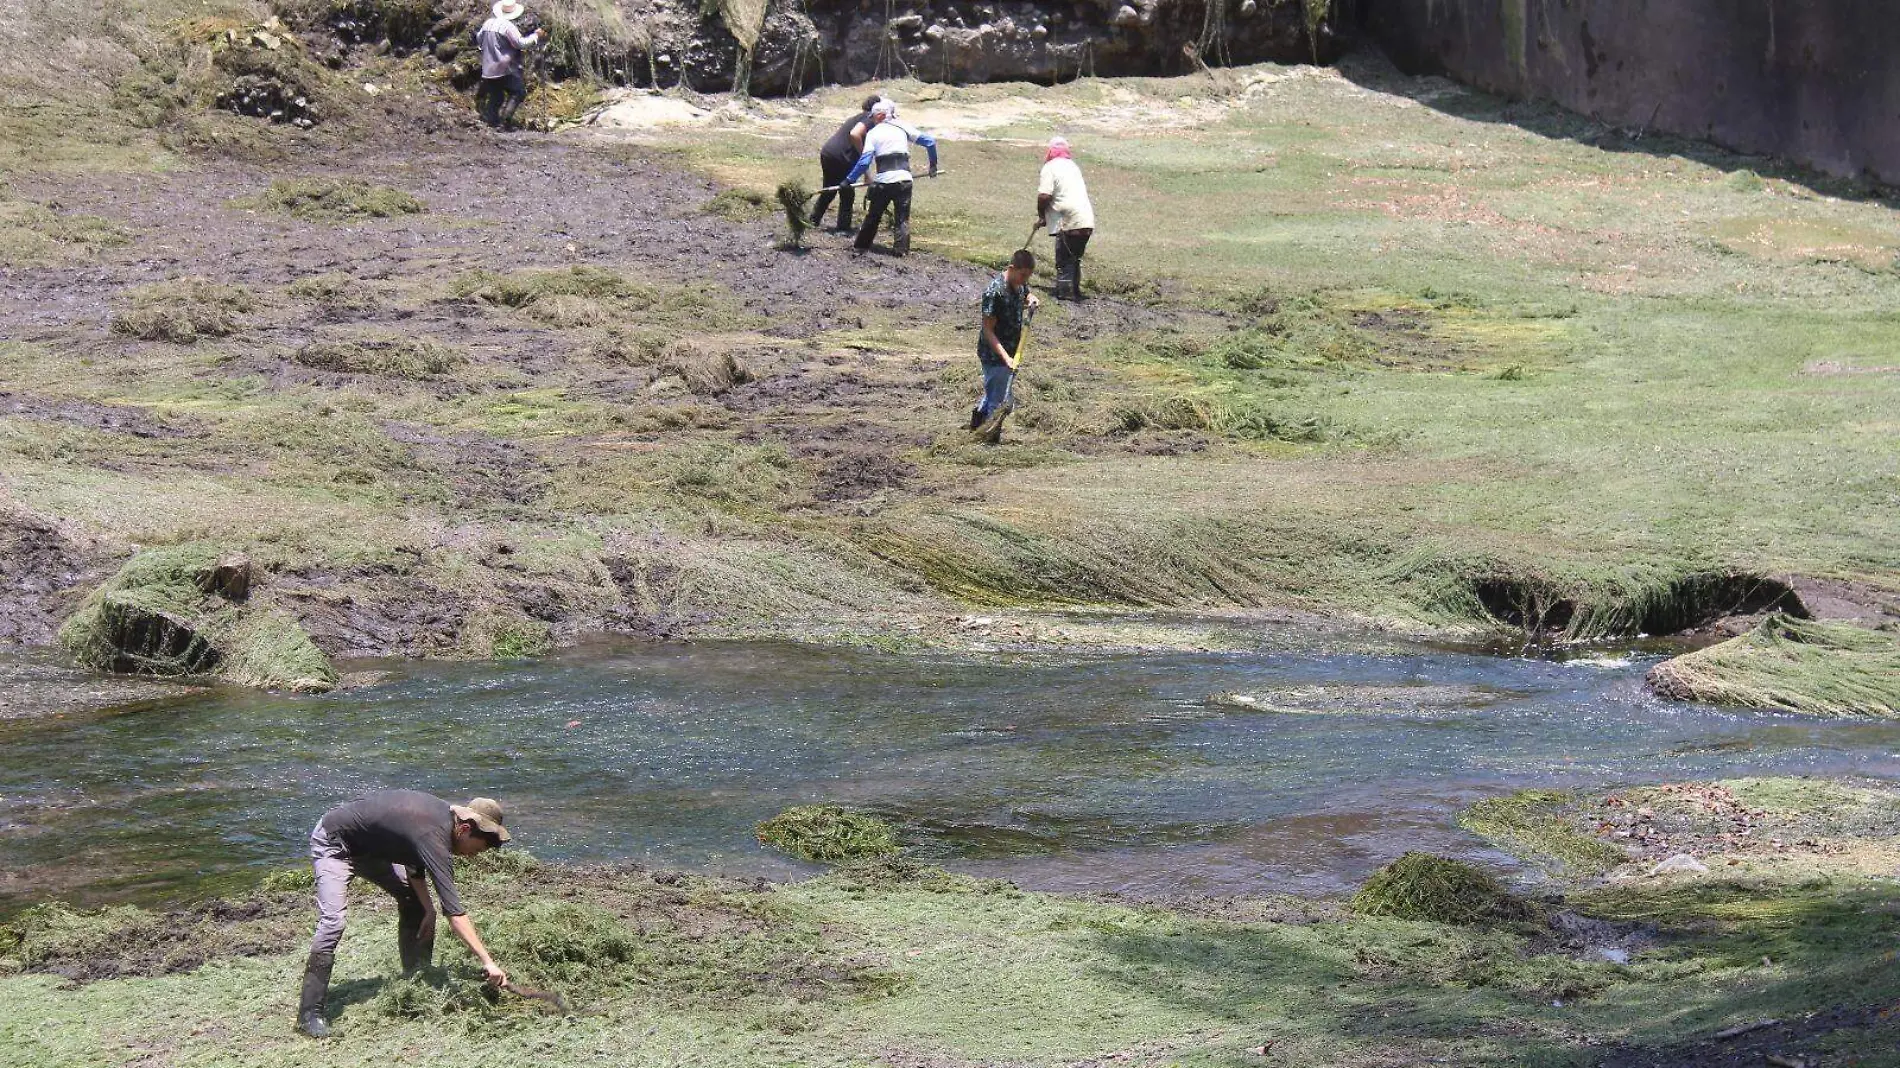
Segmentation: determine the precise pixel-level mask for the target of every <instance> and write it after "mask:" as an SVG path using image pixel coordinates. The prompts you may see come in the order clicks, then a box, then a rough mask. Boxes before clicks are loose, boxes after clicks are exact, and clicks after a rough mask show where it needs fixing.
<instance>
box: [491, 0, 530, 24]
mask: <svg viewBox="0 0 1900 1068" xmlns="http://www.w3.org/2000/svg"><path fill="white" fill-rule="evenodd" d="M527 11H528V9H527V8H525V7H523V6H521V5H520V4H517V3H515V0H501V2H500V3H498V4H496V5H495V17H496V18H498V19H507V20H508V21H509V22H513V21H514V20H516V19H518V18H520V17H521V16H522V15H524V14H526V13H527Z"/></svg>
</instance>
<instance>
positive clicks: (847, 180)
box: [840, 148, 936, 185]
mask: <svg viewBox="0 0 1900 1068" xmlns="http://www.w3.org/2000/svg"><path fill="white" fill-rule="evenodd" d="M931 158H932V159H935V158H936V157H934V156H933V157H931ZM870 168H871V150H870V149H868V148H867V149H865V150H864V155H862V156H859V157H858V162H857V163H856V164H855V165H853V166H852V168H851V173H850V174H847V175H845V176H844V181H843V182H842V183H840V184H842V185H850V184H851V183H852V182H855V181H857V180H858V179H859V178H861V177H863V175H864V172H865V171H867V170H869V169H870Z"/></svg>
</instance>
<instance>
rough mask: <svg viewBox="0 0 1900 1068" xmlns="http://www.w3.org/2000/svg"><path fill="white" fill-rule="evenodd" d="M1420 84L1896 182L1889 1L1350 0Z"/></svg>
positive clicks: (1894, 57)
mask: <svg viewBox="0 0 1900 1068" xmlns="http://www.w3.org/2000/svg"><path fill="white" fill-rule="evenodd" d="M1344 6H1347V7H1349V8H1356V9H1357V11H1356V14H1357V16H1358V21H1359V22H1360V23H1361V25H1362V28H1363V29H1364V30H1365V31H1366V32H1369V33H1370V34H1371V35H1372V36H1373V38H1374V39H1375V40H1377V41H1378V42H1379V43H1380V44H1381V45H1383V46H1384V47H1385V49H1386V51H1387V52H1388V53H1389V54H1390V55H1391V56H1392V58H1393V61H1394V62H1396V63H1397V64H1398V65H1399V67H1400V68H1401V69H1403V70H1406V71H1408V72H1410V73H1435V74H1444V75H1447V76H1449V77H1451V78H1453V79H1455V80H1457V81H1460V82H1464V83H1466V84H1469V85H1474V86H1477V87H1479V88H1483V89H1488V90H1491V91H1494V92H1499V93H1504V94H1507V95H1512V96H1519V97H1536V98H1541V99H1546V100H1551V101H1555V102H1556V103H1558V104H1561V105H1563V106H1564V107H1567V108H1569V109H1571V110H1573V111H1578V112H1582V113H1584V114H1586V115H1591V116H1595V117H1597V118H1599V119H1602V120H1603V121H1605V122H1608V123H1611V124H1613V125H1619V126H1634V127H1644V128H1647V129H1651V130H1660V131H1666V132H1669V133H1674V134H1681V135H1684V136H1688V137H1698V138H1706V139H1708V140H1710V141H1714V142H1716V143H1717V144H1721V145H1725V146H1728V147H1730V148H1734V149H1738V150H1740V151H1743V152H1750V153H1762V154H1769V155H1775V156H1782V157H1786V158H1789V159H1793V160H1797V161H1799V162H1802V163H1806V164H1808V165H1810V166H1813V167H1815V168H1816V169H1819V170H1822V171H1826V172H1829V173H1832V174H1840V175H1868V176H1871V177H1874V178H1877V179H1879V180H1881V181H1883V182H1888V183H1900V4H1896V3H1895V2H1894V0H1349V2H1348V4H1346V5H1344Z"/></svg>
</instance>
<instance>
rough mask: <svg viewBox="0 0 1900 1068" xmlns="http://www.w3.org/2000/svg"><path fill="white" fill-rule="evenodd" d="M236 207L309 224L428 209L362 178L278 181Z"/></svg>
mask: <svg viewBox="0 0 1900 1068" xmlns="http://www.w3.org/2000/svg"><path fill="white" fill-rule="evenodd" d="M237 204H238V206H239V207H249V208H257V209H260V210H264V211H274V212H278V213H280V214H284V215H288V216H290V217H292V218H295V219H304V220H306V221H310V222H352V221H356V220H360V219H391V218H396V217H399V216H403V215H420V214H422V213H423V212H424V211H426V210H427V206H426V205H424V204H423V202H422V201H421V200H418V199H417V198H416V197H414V196H412V195H410V194H408V193H405V192H403V191H402V190H400V189H392V188H390V187H389V186H386V185H377V184H375V183H373V182H367V181H364V180H363V179H361V178H329V177H315V178H279V179H277V180H276V181H273V182H272V183H271V184H270V188H268V189H266V190H264V191H263V192H262V193H259V194H257V195H256V196H254V197H246V198H240V199H239V200H238V201H237Z"/></svg>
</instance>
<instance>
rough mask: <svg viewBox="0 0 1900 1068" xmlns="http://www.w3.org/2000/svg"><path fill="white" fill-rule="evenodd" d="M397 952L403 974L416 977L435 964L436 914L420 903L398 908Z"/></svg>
mask: <svg viewBox="0 0 1900 1068" xmlns="http://www.w3.org/2000/svg"><path fill="white" fill-rule="evenodd" d="M396 952H397V953H398V954H400V955H401V957H402V974H404V975H414V974H416V973H417V972H419V971H421V970H422V969H424V968H427V967H428V966H429V965H430V964H433V963H434V962H435V913H434V912H432V911H430V910H429V909H426V908H424V907H423V906H422V903H421V902H419V901H414V900H410V901H404V902H402V903H400V904H398V905H397V906H396Z"/></svg>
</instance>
